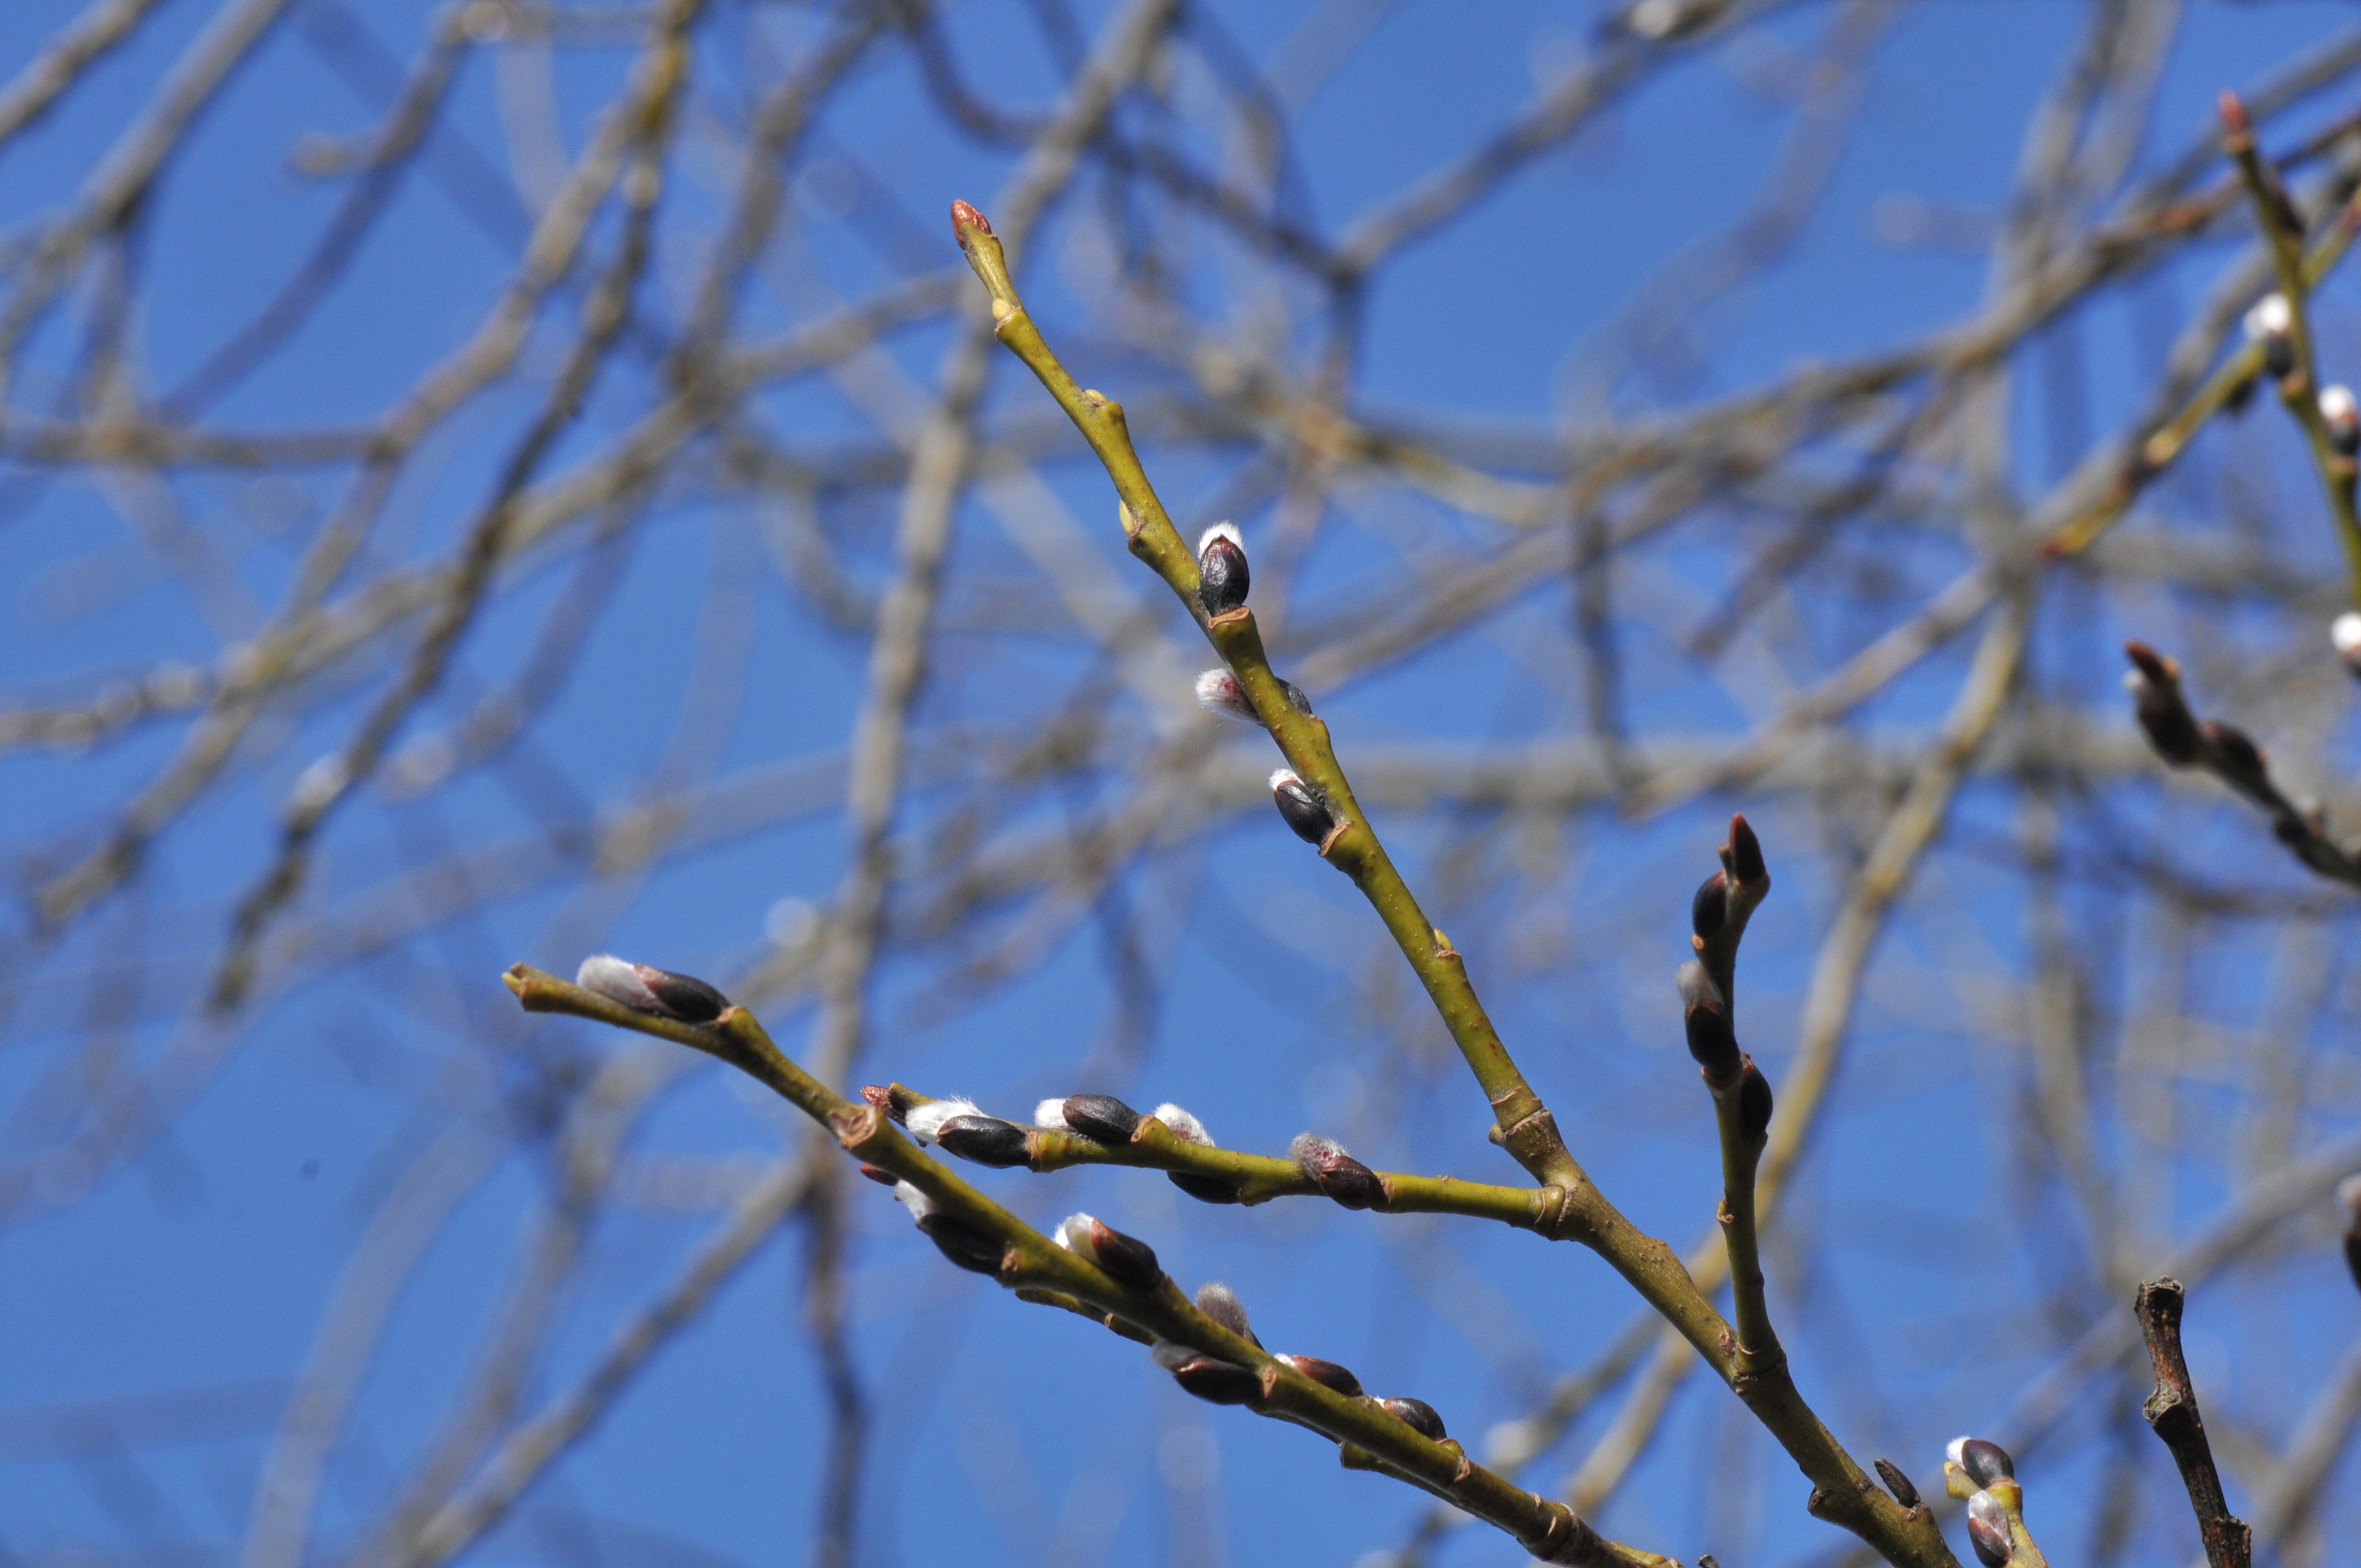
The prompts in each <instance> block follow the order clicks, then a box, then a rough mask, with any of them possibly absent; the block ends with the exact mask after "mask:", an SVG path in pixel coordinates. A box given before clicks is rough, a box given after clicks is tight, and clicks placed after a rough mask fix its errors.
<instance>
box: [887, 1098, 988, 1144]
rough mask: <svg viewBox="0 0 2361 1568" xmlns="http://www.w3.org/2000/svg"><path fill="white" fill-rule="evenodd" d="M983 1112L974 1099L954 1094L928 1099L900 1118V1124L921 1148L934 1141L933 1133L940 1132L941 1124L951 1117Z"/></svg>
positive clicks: (975, 1114) (979, 1114) (977, 1114)
mask: <svg viewBox="0 0 2361 1568" xmlns="http://www.w3.org/2000/svg"><path fill="white" fill-rule="evenodd" d="M981 1115H983V1108H982V1107H981V1106H979V1105H977V1104H976V1102H974V1101H972V1100H961V1099H960V1098H958V1097H957V1096H956V1095H954V1096H953V1097H951V1098H950V1099H949V1100H934V1101H929V1102H928V1103H926V1104H924V1105H921V1106H919V1107H918V1108H917V1110H915V1111H913V1112H911V1113H909V1114H908V1115H907V1116H906V1117H904V1118H903V1119H902V1125H904V1126H905V1127H907V1128H908V1129H909V1130H910V1135H911V1136H912V1137H914V1138H916V1139H917V1140H918V1144H919V1146H920V1147H922V1148H923V1147H924V1146H927V1145H928V1144H931V1143H933V1142H934V1141H935V1135H936V1134H937V1133H939V1132H941V1131H942V1130H943V1124H944V1123H945V1122H948V1121H950V1119H951V1118H952V1117H954V1116H981Z"/></svg>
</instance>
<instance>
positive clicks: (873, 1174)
mask: <svg viewBox="0 0 2361 1568" xmlns="http://www.w3.org/2000/svg"><path fill="white" fill-rule="evenodd" d="M861 1174H862V1175H863V1176H865V1177H867V1178H868V1179H870V1180H872V1181H873V1182H875V1183H877V1185H878V1186H880V1187H894V1186H897V1185H899V1183H900V1181H901V1178H899V1177H897V1176H895V1174H894V1173H893V1172H892V1171H890V1170H880V1169H879V1168H877V1167H875V1166H873V1165H871V1164H869V1163H868V1162H867V1161H866V1160H864V1161H862V1166H861Z"/></svg>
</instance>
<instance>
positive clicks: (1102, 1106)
mask: <svg viewBox="0 0 2361 1568" xmlns="http://www.w3.org/2000/svg"><path fill="white" fill-rule="evenodd" d="M1065 1109H1066V1127H1067V1130H1068V1131H1070V1132H1076V1133H1080V1134H1082V1136H1084V1137H1086V1138H1088V1139H1090V1140H1091V1142H1093V1143H1094V1144H1106V1145H1109V1146H1114V1145H1116V1144H1127V1143H1129V1142H1131V1135H1132V1133H1133V1131H1134V1130H1135V1129H1136V1128H1137V1127H1138V1125H1139V1113H1138V1112H1137V1111H1135V1110H1133V1109H1132V1108H1131V1107H1130V1106H1128V1105H1126V1104H1125V1103H1124V1102H1122V1101H1120V1100H1117V1099H1116V1098H1115V1096H1114V1095H1112V1094H1069V1095H1068V1096H1066V1107H1065Z"/></svg>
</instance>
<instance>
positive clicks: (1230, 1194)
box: [1033, 1094, 1238, 1203]
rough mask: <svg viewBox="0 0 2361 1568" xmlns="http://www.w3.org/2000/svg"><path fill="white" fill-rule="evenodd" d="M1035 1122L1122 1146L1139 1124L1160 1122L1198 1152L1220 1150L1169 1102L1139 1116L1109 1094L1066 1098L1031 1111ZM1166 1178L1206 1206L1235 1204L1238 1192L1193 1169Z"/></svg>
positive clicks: (1202, 1127) (1132, 1140) (1131, 1138)
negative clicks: (1197, 1149) (1198, 1149)
mask: <svg viewBox="0 0 2361 1568" xmlns="http://www.w3.org/2000/svg"><path fill="white" fill-rule="evenodd" d="M1033 1120H1034V1122H1035V1123H1036V1124H1038V1125H1040V1126H1044V1127H1054V1128H1056V1129H1057V1130H1059V1131H1060V1132H1065V1133H1072V1134H1074V1135H1077V1136H1080V1137H1084V1138H1088V1139H1089V1140H1090V1141H1091V1142H1093V1143H1094V1144H1104V1145H1105V1146H1107V1147H1109V1148H1120V1147H1122V1146H1124V1145H1126V1144H1129V1143H1136V1142H1137V1141H1138V1137H1139V1131H1140V1127H1141V1125H1142V1124H1144V1123H1148V1122H1160V1123H1162V1124H1163V1125H1164V1128H1165V1130H1166V1131H1167V1132H1169V1133H1170V1134H1171V1135H1173V1136H1174V1137H1176V1138H1178V1139H1180V1141H1181V1142H1182V1143H1184V1144H1194V1145H1196V1146H1198V1147H1199V1148H1204V1149H1211V1148H1219V1147H1220V1145H1219V1144H1216V1143H1215V1142H1213V1135H1212V1134H1211V1133H1208V1132H1207V1131H1205V1124H1204V1123H1202V1122H1200V1121H1199V1120H1197V1118H1196V1117H1194V1116H1192V1115H1191V1114H1190V1113H1188V1112H1186V1111H1184V1110H1182V1109H1181V1108H1180V1106H1178V1105H1175V1104H1173V1103H1171V1102H1170V1101H1167V1102H1165V1103H1163V1104H1161V1105H1159V1106H1158V1107H1157V1108H1156V1110H1155V1112H1154V1113H1153V1114H1150V1115H1146V1116H1143V1115H1141V1114H1140V1113H1138V1112H1137V1111H1135V1110H1133V1109H1132V1108H1131V1107H1130V1106H1128V1105H1126V1104H1125V1103H1124V1102H1122V1101H1120V1100H1117V1099H1116V1098H1115V1096H1114V1095H1112V1094H1069V1095H1068V1096H1066V1097H1065V1098H1064V1099H1063V1100H1044V1101H1042V1102H1041V1103H1040V1104H1038V1105H1037V1106H1035V1107H1034V1108H1033ZM1165 1175H1166V1176H1167V1177H1168V1178H1169V1179H1170V1181H1171V1183H1172V1185H1173V1186H1175V1187H1178V1188H1179V1189H1180V1190H1181V1191H1183V1192H1186V1193H1187V1194H1189V1196H1190V1197H1191V1198H1194V1199H1196V1200H1198V1201H1200V1202H1204V1203H1235V1202H1236V1201H1238V1192H1237V1189H1236V1188H1235V1187H1232V1186H1231V1185H1230V1184H1229V1183H1228V1182H1226V1181H1224V1180H1222V1179H1220V1178H1218V1177H1213V1176H1200V1175H1198V1174H1197V1173H1196V1172H1194V1171H1188V1170H1173V1171H1167V1172H1166V1173H1165Z"/></svg>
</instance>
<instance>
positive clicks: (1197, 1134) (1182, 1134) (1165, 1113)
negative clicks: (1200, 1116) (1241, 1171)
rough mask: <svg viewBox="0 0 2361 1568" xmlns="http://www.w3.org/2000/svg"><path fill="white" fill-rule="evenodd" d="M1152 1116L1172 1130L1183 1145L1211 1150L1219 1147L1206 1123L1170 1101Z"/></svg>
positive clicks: (1159, 1107) (1157, 1109) (1160, 1106)
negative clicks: (1192, 1145)
mask: <svg viewBox="0 0 2361 1568" xmlns="http://www.w3.org/2000/svg"><path fill="white" fill-rule="evenodd" d="M1150 1114H1152V1115H1153V1116H1154V1117H1155V1118H1156V1119H1157V1120H1158V1121H1159V1122H1161V1123H1163V1124H1165V1125H1166V1126H1168V1127H1170V1128H1171V1129H1172V1135H1173V1136H1175V1137H1177V1138H1179V1139H1180V1141H1181V1142H1182V1143H1187V1144H1195V1145H1197V1146H1200V1147H1202V1148H1209V1149H1210V1148H1215V1147H1218V1145H1216V1144H1215V1143H1214V1142H1213V1134H1211V1133H1209V1132H1207V1131H1205V1124H1204V1123H1202V1122H1200V1121H1199V1120H1197V1118H1196V1117H1194V1116H1191V1114H1189V1113H1188V1112H1186V1111H1183V1110H1182V1109H1180V1106H1178V1105H1175V1104H1173V1103H1172V1102H1170V1101H1169V1100H1168V1101H1166V1102H1164V1103H1163V1104H1161V1105H1159V1106H1158V1107H1157V1108H1156V1109H1155V1110H1154V1111H1153V1112H1151V1113H1150Z"/></svg>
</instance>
